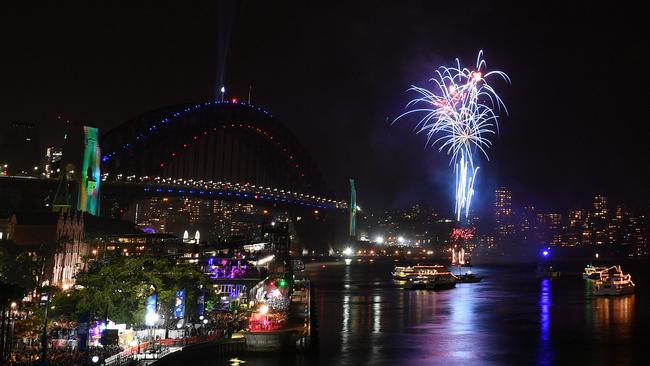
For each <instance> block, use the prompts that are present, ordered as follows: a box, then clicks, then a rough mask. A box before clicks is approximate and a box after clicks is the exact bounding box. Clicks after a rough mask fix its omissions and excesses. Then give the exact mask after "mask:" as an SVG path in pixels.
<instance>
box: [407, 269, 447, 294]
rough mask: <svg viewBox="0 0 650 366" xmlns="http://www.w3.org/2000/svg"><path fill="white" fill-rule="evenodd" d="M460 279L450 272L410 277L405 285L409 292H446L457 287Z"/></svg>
mask: <svg viewBox="0 0 650 366" xmlns="http://www.w3.org/2000/svg"><path fill="white" fill-rule="evenodd" d="M457 280H458V277H456V276H454V274H453V273H451V272H448V271H436V273H433V274H427V275H410V276H408V277H407V282H406V285H405V288H406V289H409V290H445V289H450V288H454V287H456V281H457Z"/></svg>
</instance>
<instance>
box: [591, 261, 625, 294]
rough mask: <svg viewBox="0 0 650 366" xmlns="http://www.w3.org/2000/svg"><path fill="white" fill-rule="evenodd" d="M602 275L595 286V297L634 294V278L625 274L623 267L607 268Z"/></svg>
mask: <svg viewBox="0 0 650 366" xmlns="http://www.w3.org/2000/svg"><path fill="white" fill-rule="evenodd" d="M600 274H601V275H600V279H599V280H597V281H596V284H595V285H594V295H596V296H619V295H627V294H631V293H634V288H635V285H634V282H632V276H631V275H629V274H624V273H623V270H622V269H621V266H613V267H610V268H607V269H606V270H604V271H602V272H600Z"/></svg>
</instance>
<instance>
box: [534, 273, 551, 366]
mask: <svg viewBox="0 0 650 366" xmlns="http://www.w3.org/2000/svg"><path fill="white" fill-rule="evenodd" d="M550 327H551V280H550V279H548V278H544V279H542V281H541V289H540V292H539V329H540V332H539V341H540V346H539V354H538V357H537V364H538V365H551V364H552V361H553V353H552V350H551V344H550V339H551V336H550V333H549V330H550Z"/></svg>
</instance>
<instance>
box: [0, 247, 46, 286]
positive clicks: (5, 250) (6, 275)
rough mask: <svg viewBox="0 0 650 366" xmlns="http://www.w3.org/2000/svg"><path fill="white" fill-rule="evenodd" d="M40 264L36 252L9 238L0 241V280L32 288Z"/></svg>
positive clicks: (34, 284)
mask: <svg viewBox="0 0 650 366" xmlns="http://www.w3.org/2000/svg"><path fill="white" fill-rule="evenodd" d="M40 264H41V262H40V261H39V259H38V255H37V253H35V252H32V251H29V250H26V249H25V248H24V247H21V246H19V245H16V244H14V242H12V241H10V240H2V241H0V282H4V283H10V284H14V285H17V286H19V287H22V288H25V289H33V288H35V287H36V278H37V276H38V275H39V273H40V268H41V266H40Z"/></svg>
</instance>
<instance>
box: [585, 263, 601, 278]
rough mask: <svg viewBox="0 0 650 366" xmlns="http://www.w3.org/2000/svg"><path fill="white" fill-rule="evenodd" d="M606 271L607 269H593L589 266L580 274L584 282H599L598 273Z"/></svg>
mask: <svg viewBox="0 0 650 366" xmlns="http://www.w3.org/2000/svg"><path fill="white" fill-rule="evenodd" d="M606 269H607V267H595V266H593V265H591V264H590V265H588V266H587V267H585V271H584V272H583V273H582V278H584V279H585V280H599V279H600V273H601V272H602V271H604V270H606Z"/></svg>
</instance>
